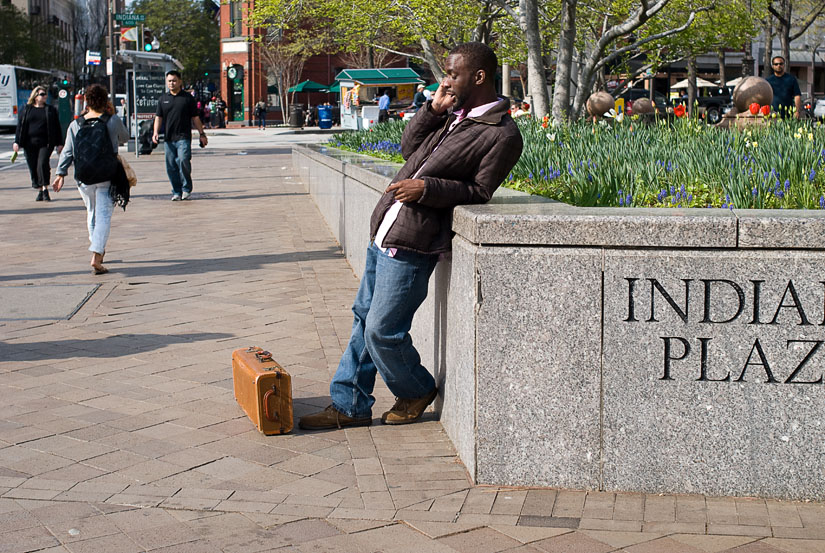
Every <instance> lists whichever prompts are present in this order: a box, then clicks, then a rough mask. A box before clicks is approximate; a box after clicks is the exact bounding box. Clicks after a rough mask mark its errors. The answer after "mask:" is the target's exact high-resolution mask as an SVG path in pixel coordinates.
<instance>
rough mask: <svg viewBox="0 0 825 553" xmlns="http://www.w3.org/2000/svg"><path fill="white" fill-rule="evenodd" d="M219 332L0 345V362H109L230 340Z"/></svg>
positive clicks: (119, 336) (122, 336)
mask: <svg viewBox="0 0 825 553" xmlns="http://www.w3.org/2000/svg"><path fill="white" fill-rule="evenodd" d="M231 337H232V335H231V334H226V333H222V332H193V333H189V334H117V335H114V336H105V337H102V338H90V339H88V340H79V339H72V340H55V341H49V340H44V341H42V342H25V343H16V344H8V343H6V342H0V359H3V360H4V361H45V360H50V359H69V358H73V357H91V358H94V359H111V358H115V357H124V356H129V355H135V354H138V353H146V352H148V351H154V350H157V349H162V348H165V347H166V346H169V345H172V344H183V343H192V342H205V341H210V340H219V339H221V338H231Z"/></svg>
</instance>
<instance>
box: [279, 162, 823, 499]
mask: <svg viewBox="0 0 825 553" xmlns="http://www.w3.org/2000/svg"><path fill="white" fill-rule="evenodd" d="M325 150H326V149H325V148H324V147H296V148H295V150H294V154H293V159H294V162H295V165H296V167H298V168H299V169H300V171H301V174H302V176H303V178H304V182H306V183H307V184H308V186H309V189H310V191H311V192H312V194H313V197H315V199H316V202H317V203H318V206H319V209H320V210H321V211H322V213H323V215H324V217H325V218H326V219H327V221H328V222H329V224H330V227H331V228H332V230H333V233H334V234H335V235H336V237H337V238H338V240H339V241H340V242H341V245H342V248H343V249H344V251H345V252H346V254H347V258H348V259H349V260H350V263H351V264H352V266H353V269H354V270H355V271H356V272H358V273H360V271H361V270H362V269H363V255H364V250H365V247H366V243H367V240H368V228H367V223H368V220H369V214H370V212H371V211H372V208H373V206H374V205H375V202H376V201H377V199H378V196H379V195H380V192H381V191H382V190H383V189H384V188H385V187H386V185H387V183H388V181H389V179H390V178H391V175H392V174H394V171H396V170H397V166H393V165H391V164H386V163H382V162H376V161H375V160H371V159H369V158H364V157H363V156H357V155H355V154H349V153H345V152H340V151H337V150H334V149H330V150H328V151H325ZM453 229H454V230H455V232H456V237H455V238H454V240H453V253H452V256H451V257H450V258H448V259H446V260H445V261H443V262H442V263H440V264H439V267H438V269H437V272H436V277H435V278H434V279H433V280H432V282H431V287H430V297H429V298H428V300H427V302H426V304H425V305H424V306H423V307H422V309H421V311H420V312H419V314H418V315H417V316H416V321H415V323H414V328H413V339H414V341H415V343H416V344H417V346H418V347H419V348H420V349H421V351H422V357H423V358H424V362H425V365H426V366H428V367H431V368H432V370H433V373H434V374H435V375H436V378H437V380H438V382H439V383H440V388H441V392H442V394H441V395H442V397H441V399H440V402H439V403H438V405H437V407H438V409H440V416H441V421H442V424H443V425H444V428H445V431H446V432H447V433H448V435H449V436H450V437H451V439H452V440H453V442H454V443H455V445H456V449H457V451H458V453H459V455H460V456H461V459H462V460H463V461H464V463H465V465H466V466H467V468H468V470H469V472H470V474H471V475H472V477H473V478H474V480H475V481H476V482H478V483H488V484H511V485H522V486H552V487H565V488H579V489H582V488H584V489H602V490H626V491H640V492H651V493H655V492H669V493H673V492H676V493H682V492H683V493H704V494H710V495H717V494H718V495H758V496H766V497H778V498H789V499H799V498H811V499H825V478H823V476H825V474H823V473H825V465H824V464H823V463H822V459H823V458H825V457H823V454H825V401H823V399H825V387H824V384H825V383H824V382H823V380H825V377H823V373H825V347H823V344H825V336H823V327H825V275H822V274H821V273H822V269H821V267H822V266H823V261H825V259H823V257H825V247H823V245H822V244H821V241H822V240H821V237H822V236H823V233H825V216H823V215H821V214H819V213H816V212H792V211H781V212H767V211H731V210H704V209H702V210H699V209H693V210H678V209H672V210H670V209H668V210H664V209H663V210H655V209H621V208H619V209H583V208H574V207H571V206H567V205H564V204H560V203H557V202H551V201H548V200H544V199H541V198H534V197H529V196H525V195H521V194H518V193H514V192H512V191H508V190H504V189H501V190H500V191H499V192H497V193H496V196H495V197H494V198H493V201H491V202H490V203H489V204H486V205H480V206H463V207H459V208H457V209H456V210H455V213H454V218H453Z"/></svg>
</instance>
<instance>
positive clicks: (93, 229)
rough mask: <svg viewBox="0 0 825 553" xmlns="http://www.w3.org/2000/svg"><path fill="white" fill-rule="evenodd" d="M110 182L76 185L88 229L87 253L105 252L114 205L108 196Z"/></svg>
mask: <svg viewBox="0 0 825 553" xmlns="http://www.w3.org/2000/svg"><path fill="white" fill-rule="evenodd" d="M110 184H111V182H110V181H106V182H99V183H97V184H78V185H77V189H78V191H79V192H80V197H81V198H83V204H84V205H85V206H86V226H87V227H88V229H89V242H90V245H89V251H90V252H94V253H100V254H102V253H103V252H105V251H106V242H107V241H108V240H109V230H110V229H111V228H112V211H114V208H115V204H114V202H113V201H112V198H111V197H110V196H109V185H110Z"/></svg>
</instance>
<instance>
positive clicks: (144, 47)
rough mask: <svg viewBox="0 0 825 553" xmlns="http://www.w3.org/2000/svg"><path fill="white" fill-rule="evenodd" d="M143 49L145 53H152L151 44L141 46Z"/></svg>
mask: <svg viewBox="0 0 825 553" xmlns="http://www.w3.org/2000/svg"><path fill="white" fill-rule="evenodd" d="M143 49H144V50H146V51H147V52H151V51H152V43H151V42H147V43H146V44H144V45H143Z"/></svg>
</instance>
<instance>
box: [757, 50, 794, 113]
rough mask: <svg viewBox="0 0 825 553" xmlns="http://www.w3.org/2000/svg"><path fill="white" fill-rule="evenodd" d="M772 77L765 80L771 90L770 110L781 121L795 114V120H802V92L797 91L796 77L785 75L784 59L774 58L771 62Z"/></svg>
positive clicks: (780, 57)
mask: <svg viewBox="0 0 825 553" xmlns="http://www.w3.org/2000/svg"><path fill="white" fill-rule="evenodd" d="M771 67H772V68H773V75H771V76H770V77H768V78H767V79H765V80H766V81H768V83H769V84H770V85H771V88H772V89H773V105H772V106H771V109H772V110H773V111H775V112H776V113H778V114H779V116H780V117H782V118H783V119H784V118H785V117H788V116H790V115H791V114H794V109H796V113H795V114H794V116H795V117H796V118H797V119H801V118H802V92H801V91H800V90H799V83H798V82H797V81H796V77H794V76H793V75H791V74H790V73H785V58H783V57H782V56H774V58H773V59H772V60H771Z"/></svg>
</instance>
